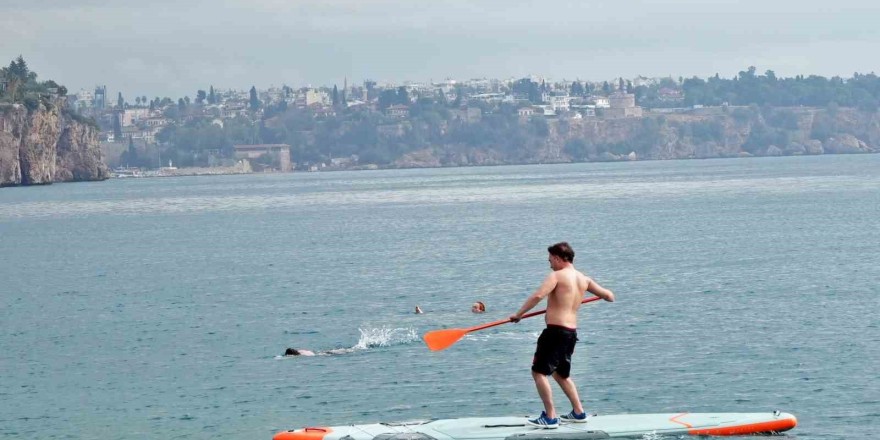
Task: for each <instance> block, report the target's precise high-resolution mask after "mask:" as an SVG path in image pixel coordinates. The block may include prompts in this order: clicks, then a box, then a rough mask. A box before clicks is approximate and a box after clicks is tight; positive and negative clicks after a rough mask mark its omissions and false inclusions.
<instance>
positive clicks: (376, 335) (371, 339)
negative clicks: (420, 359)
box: [352, 327, 419, 350]
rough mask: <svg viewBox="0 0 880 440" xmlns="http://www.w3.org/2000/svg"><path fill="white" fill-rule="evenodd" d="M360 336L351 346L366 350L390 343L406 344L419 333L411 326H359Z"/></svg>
mask: <svg viewBox="0 0 880 440" xmlns="http://www.w3.org/2000/svg"><path fill="white" fill-rule="evenodd" d="M358 331H359V332H361V337H360V339H358V342H357V344H355V346H354V347H352V348H353V349H355V350H366V349H368V348H372V347H388V346H391V345H398V344H408V343H410V342H413V341H418V340H419V335H418V333H416V330H415V329H414V328H412V327H409V328H391V327H375V328H370V327H368V328H359V329H358Z"/></svg>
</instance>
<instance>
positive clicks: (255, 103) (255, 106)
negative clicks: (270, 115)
mask: <svg viewBox="0 0 880 440" xmlns="http://www.w3.org/2000/svg"><path fill="white" fill-rule="evenodd" d="M250 106H251V110H253V111H257V110H259V109H260V99H259V98H257V88H256V87H254V86H251V99H250Z"/></svg>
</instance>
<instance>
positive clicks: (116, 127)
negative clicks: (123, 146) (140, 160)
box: [113, 113, 122, 142]
mask: <svg viewBox="0 0 880 440" xmlns="http://www.w3.org/2000/svg"><path fill="white" fill-rule="evenodd" d="M113 137H114V138H115V139H116V142H121V141H122V123H121V122H119V113H114V114H113Z"/></svg>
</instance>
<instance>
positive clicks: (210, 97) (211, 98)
mask: <svg viewBox="0 0 880 440" xmlns="http://www.w3.org/2000/svg"><path fill="white" fill-rule="evenodd" d="M216 103H217V95H215V94H214V86H211V87H210V89H208V104H216Z"/></svg>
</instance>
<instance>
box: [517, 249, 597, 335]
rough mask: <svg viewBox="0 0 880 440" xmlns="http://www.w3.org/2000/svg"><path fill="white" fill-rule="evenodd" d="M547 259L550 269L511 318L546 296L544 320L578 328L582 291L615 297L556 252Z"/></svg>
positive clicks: (524, 311) (530, 307)
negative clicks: (539, 284)
mask: <svg viewBox="0 0 880 440" xmlns="http://www.w3.org/2000/svg"><path fill="white" fill-rule="evenodd" d="M548 261H549V262H550V267H551V268H552V269H553V272H551V273H550V274H549V275H547V277H546V278H544V282H542V283H541V286H540V287H538V289H537V290H535V293H533V294H532V296H530V297H529V298H528V299H527V300H526V302H525V304H523V306H522V308H520V309H519V311H518V312H517V313H516V314H515V315H513V316H511V317H510V319H511V320H512V321H514V322H516V321H519V318H520V317H522V315H524V314H525V313H526V312H528V311H529V310H531V309H532V308H533V307H535V306H536V305H537V304H538V303H539V302H541V300H542V299H544V297H547V315H546V316H545V317H544V321H545V322H546V323H547V324H553V325H559V326H562V327H568V328H577V311H578V309H579V308H580V306H581V301H582V300H583V294H584V292H590V293H592V294H593V295H596V296H598V297H599V298H602V299H604V300H605V301H609V302H613V301H614V293H613V292H611V291H610V290H608V289H606V288H604V287H602V286H601V285H599V283H597V282H595V281H593V279H592V278H590V277H588V276H586V275H584V274H583V273H581V272H580V271H579V270H577V269H575V268H574V264H572V263H571V262H569V261H565V260H564V259H562V258H559V257H557V256H555V255H550V256H549V257H548Z"/></svg>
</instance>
